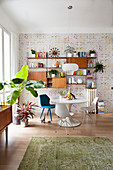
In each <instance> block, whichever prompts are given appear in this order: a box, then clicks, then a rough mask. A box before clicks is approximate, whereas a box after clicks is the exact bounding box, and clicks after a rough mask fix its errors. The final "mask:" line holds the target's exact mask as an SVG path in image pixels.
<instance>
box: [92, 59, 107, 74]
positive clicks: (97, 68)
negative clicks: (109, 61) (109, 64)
mask: <svg viewBox="0 0 113 170" xmlns="http://www.w3.org/2000/svg"><path fill="white" fill-rule="evenodd" d="M94 68H95V70H94V72H102V73H103V72H104V69H105V66H104V65H103V63H101V62H99V61H98V62H96V65H95V67H94Z"/></svg>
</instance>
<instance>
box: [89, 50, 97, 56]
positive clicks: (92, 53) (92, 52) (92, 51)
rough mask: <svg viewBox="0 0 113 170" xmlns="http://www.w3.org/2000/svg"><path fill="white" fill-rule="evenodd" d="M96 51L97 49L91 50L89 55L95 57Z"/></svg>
mask: <svg viewBox="0 0 113 170" xmlns="http://www.w3.org/2000/svg"><path fill="white" fill-rule="evenodd" d="M96 54H97V53H96V51H95V50H89V56H90V57H95V56H96Z"/></svg>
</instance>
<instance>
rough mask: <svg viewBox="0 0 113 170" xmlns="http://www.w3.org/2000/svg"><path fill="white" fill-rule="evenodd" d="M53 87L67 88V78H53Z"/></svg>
mask: <svg viewBox="0 0 113 170" xmlns="http://www.w3.org/2000/svg"><path fill="white" fill-rule="evenodd" d="M52 87H53V88H66V77H63V78H59V77H55V78H52Z"/></svg>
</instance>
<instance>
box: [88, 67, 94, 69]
mask: <svg viewBox="0 0 113 170" xmlns="http://www.w3.org/2000/svg"><path fill="white" fill-rule="evenodd" d="M87 69H95V68H94V67H87Z"/></svg>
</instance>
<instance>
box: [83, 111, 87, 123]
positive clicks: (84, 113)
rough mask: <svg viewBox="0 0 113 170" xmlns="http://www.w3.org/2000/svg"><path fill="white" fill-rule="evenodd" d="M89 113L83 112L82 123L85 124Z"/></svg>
mask: <svg viewBox="0 0 113 170" xmlns="http://www.w3.org/2000/svg"><path fill="white" fill-rule="evenodd" d="M86 115H87V112H86V111H85V112H83V116H82V123H83V122H84V120H85V118H86Z"/></svg>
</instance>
